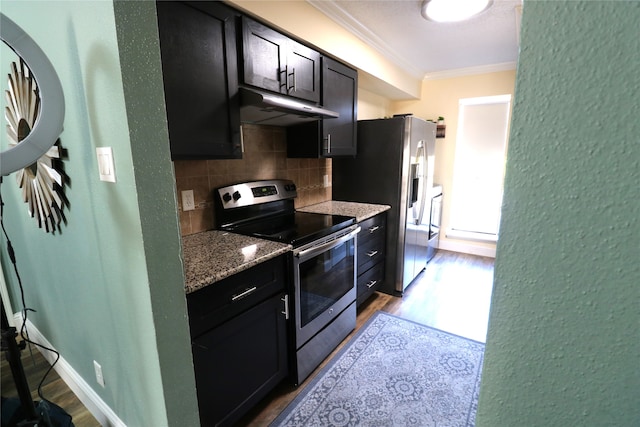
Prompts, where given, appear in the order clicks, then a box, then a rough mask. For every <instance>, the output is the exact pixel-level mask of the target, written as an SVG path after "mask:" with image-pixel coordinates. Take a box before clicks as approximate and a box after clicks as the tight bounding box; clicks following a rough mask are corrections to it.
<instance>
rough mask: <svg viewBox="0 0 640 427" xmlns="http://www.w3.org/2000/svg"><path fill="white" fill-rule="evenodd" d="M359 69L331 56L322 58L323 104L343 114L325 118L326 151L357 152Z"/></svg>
mask: <svg viewBox="0 0 640 427" xmlns="http://www.w3.org/2000/svg"><path fill="white" fill-rule="evenodd" d="M357 97H358V73H357V72H356V71H355V70H353V69H351V68H348V67H346V66H345V65H343V64H341V63H339V62H337V61H334V60H333V59H330V58H323V61H322V105H323V106H324V107H325V108H328V109H329V110H333V111H337V112H338V113H339V114H340V117H338V118H336V119H324V120H322V138H323V141H322V155H323V156H324V157H336V156H355V155H356V149H357V146H356V141H357V135H356V129H357V123H356V122H357V119H358V117H357V116H358V107H357V105H358V100H357Z"/></svg>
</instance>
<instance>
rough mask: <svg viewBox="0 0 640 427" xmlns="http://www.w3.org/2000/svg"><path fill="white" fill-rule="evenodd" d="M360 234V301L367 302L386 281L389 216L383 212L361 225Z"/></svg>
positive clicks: (358, 300)
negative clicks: (385, 262) (385, 267)
mask: <svg viewBox="0 0 640 427" xmlns="http://www.w3.org/2000/svg"><path fill="white" fill-rule="evenodd" d="M359 225H360V227H361V228H362V231H360V234H358V280H357V288H358V297H357V298H358V299H357V304H358V305H360V304H362V303H363V302H365V301H366V300H367V299H368V298H369V297H370V296H371V295H373V293H374V292H375V291H376V290H377V289H378V288H379V287H380V285H382V282H383V281H384V259H385V245H386V233H387V214H386V212H383V213H381V214H378V215H376V216H374V217H372V218H369V219H366V220H364V221H362V222H360V223H359Z"/></svg>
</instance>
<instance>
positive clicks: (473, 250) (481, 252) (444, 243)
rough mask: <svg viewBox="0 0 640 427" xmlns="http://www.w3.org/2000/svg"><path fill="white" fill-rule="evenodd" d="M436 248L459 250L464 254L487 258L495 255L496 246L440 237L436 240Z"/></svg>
mask: <svg viewBox="0 0 640 427" xmlns="http://www.w3.org/2000/svg"><path fill="white" fill-rule="evenodd" d="M438 249H442V250H445V251H451V252H461V253H464V254H471V255H478V256H485V257H489V258H495V257H496V248H488V247H485V246H477V245H473V244H468V243H463V242H456V241H452V240H444V239H440V241H439V242H438Z"/></svg>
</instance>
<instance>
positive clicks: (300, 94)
mask: <svg viewBox="0 0 640 427" xmlns="http://www.w3.org/2000/svg"><path fill="white" fill-rule="evenodd" d="M286 87H287V92H286V93H287V94H288V95H291V96H295V97H297V98H301V99H304V100H306V101H311V102H313V103H316V104H317V103H318V102H320V53H319V52H317V51H315V50H313V49H310V48H308V47H306V46H304V45H302V44H300V43H298V42H296V41H294V40H289V52H288V56H287V84H286Z"/></svg>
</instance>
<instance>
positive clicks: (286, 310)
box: [280, 294, 289, 320]
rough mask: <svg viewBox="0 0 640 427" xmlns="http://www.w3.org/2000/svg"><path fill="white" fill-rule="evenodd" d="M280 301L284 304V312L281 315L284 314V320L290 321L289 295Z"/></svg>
mask: <svg viewBox="0 0 640 427" xmlns="http://www.w3.org/2000/svg"><path fill="white" fill-rule="evenodd" d="M280 301H282V302H283V303H284V311H281V312H280V313H282V314H284V318H285V319H286V320H289V295H288V294H286V295H285V296H284V297H282V298H280Z"/></svg>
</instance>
